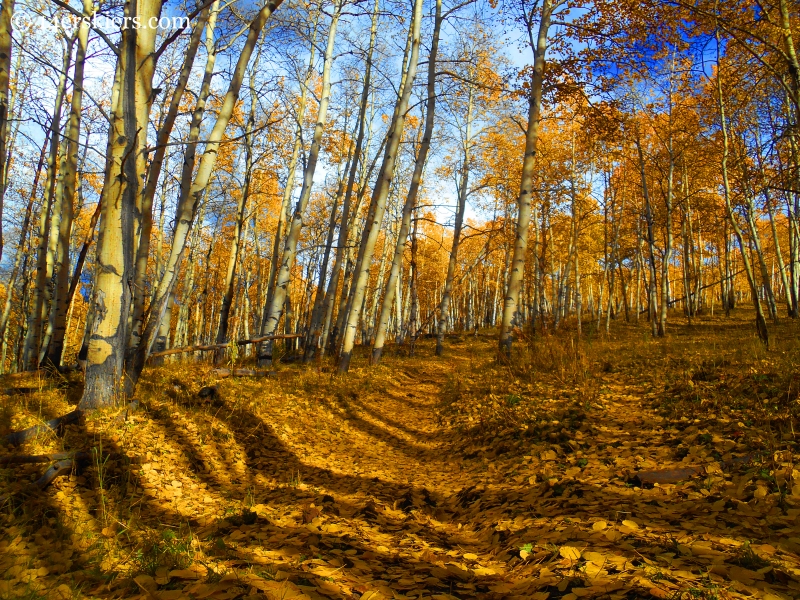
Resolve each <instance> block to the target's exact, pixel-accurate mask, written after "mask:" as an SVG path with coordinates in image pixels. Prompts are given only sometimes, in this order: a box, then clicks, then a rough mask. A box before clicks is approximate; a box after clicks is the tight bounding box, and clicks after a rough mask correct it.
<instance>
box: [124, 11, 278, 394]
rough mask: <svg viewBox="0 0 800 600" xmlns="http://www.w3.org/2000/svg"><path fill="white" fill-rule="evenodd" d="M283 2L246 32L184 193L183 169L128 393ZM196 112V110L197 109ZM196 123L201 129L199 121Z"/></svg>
mask: <svg viewBox="0 0 800 600" xmlns="http://www.w3.org/2000/svg"><path fill="white" fill-rule="evenodd" d="M281 2H282V0H273V1H272V2H270V3H268V4H265V5H264V6H263V7H262V8H261V10H260V11H259V12H258V14H257V15H256V16H255V18H254V19H253V20H252V21H251V23H250V27H249V30H248V32H247V38H246V40H245V43H244V45H243V46H242V50H241V53H240V54H239V57H238V59H237V61H236V66H235V68H234V70H233V73H232V75H231V80H230V83H229V84H228V91H227V92H226V94H225V96H224V99H223V101H222V105H221V107H220V110H219V114H218V116H217V120H216V122H215V123H214V127H213V128H212V130H211V133H210V134H209V135H208V140H207V142H206V146H205V149H204V151H203V155H202V157H201V159H200V165H199V166H198V168H197V173H196V175H195V178H194V182H193V183H192V185H191V188H189V189H188V193H184V191H183V190H185V189H186V188H185V187H183V186H184V184H185V183H186V182H187V181H188V180H189V179H190V178H191V175H192V169H188V175H187V171H184V175H185V176H186V178H185V179H184V181H182V197H181V201H179V205H178V210H177V215H176V217H177V218H176V227H175V233H174V235H173V241H172V248H171V250H170V256H169V259H168V260H167V264H166V268H165V269H164V275H163V276H162V278H161V280H160V281H159V284H158V286H157V289H156V293H155V295H154V297H153V301H152V303H151V306H150V312H149V317H148V319H147V323H146V325H145V327H144V331H143V334H142V341H141V342H140V344H139V346H138V347H137V349H136V352H135V353H134V355H133V356H132V357H131V360H130V366H129V368H128V369H127V372H128V378H129V379H130V381H131V385H130V386H129V387H128V389H127V392H128V393H132V391H133V387H134V386H135V384H136V382H137V381H138V378H139V376H140V375H141V372H142V369H143V368H144V364H145V361H146V360H147V355H148V354H149V351H150V346H151V345H152V343H153V341H154V339H155V336H156V333H157V331H158V327H159V324H160V323H161V318H162V316H163V314H164V311H165V310H166V306H167V301H168V299H169V294H170V292H171V291H172V287H173V286H174V284H175V280H176V279H177V276H178V269H179V266H180V263H181V258H182V257H183V252H184V250H185V247H186V240H187V238H188V236H189V233H190V232H191V229H192V225H193V222H194V217H195V215H196V212H197V206H198V204H199V203H200V199H201V198H202V197H203V195H204V194H205V193H206V189H207V188H208V184H209V181H210V179H211V175H212V173H213V170H214V167H215V165H216V162H217V155H218V153H219V148H220V143H221V141H222V138H223V136H224V134H225V130H226V129H227V127H228V122H229V121H230V119H231V116H232V115H233V110H234V107H235V106H236V103H237V101H238V99H239V91H240V90H241V87H242V82H243V80H244V75H245V71H246V70H247V65H248V64H249V62H250V57H251V56H252V54H253V50H254V48H255V45H256V42H257V41H258V38H259V37H260V36H261V31H262V29H263V28H264V25H265V24H266V22H267V19H269V17H270V16H271V15H272V14H273V12H274V11H275V10H277V9H278V7H280V5H281ZM210 22H211V17H210V18H209V23H210ZM212 43H213V42H212ZM195 112H197V110H196V111H195ZM201 112H202V111H201ZM197 125H198V129H199V122H198V123H197ZM195 139H197V138H195ZM187 154H188V149H187ZM192 160H193V157H192ZM184 166H186V165H184ZM187 187H188V186H187Z"/></svg>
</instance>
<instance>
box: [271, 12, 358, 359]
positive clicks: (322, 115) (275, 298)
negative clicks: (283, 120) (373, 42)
mask: <svg viewBox="0 0 800 600" xmlns="http://www.w3.org/2000/svg"><path fill="white" fill-rule="evenodd" d="M343 4H344V0H336V3H335V7H334V12H333V16H332V18H331V23H330V27H329V29H328V41H327V45H326V47H325V58H324V62H323V67H322V96H321V98H320V101H319V108H318V110H317V119H316V124H315V126H314V136H313V138H312V142H311V148H310V150H309V152H308V158H307V159H306V167H305V169H304V170H303V187H302V189H301V190H300V198H299V199H298V200H297V204H296V206H295V210H294V215H293V216H292V222H291V224H290V225H289V231H288V233H287V235H286V244H285V246H284V249H283V257H282V258H281V265H280V270H279V271H278V275H277V279H276V281H275V290H274V292H273V295H272V302H271V304H270V305H269V307H268V308H267V309H266V310H265V312H264V321H263V323H262V325H261V335H262V336H267V335H273V334H274V333H275V332H276V331H277V330H278V322H279V321H280V319H281V316H282V315H283V305H284V302H285V301H286V295H287V292H288V287H289V282H290V279H291V271H292V266H293V265H294V261H295V257H296V253H297V243H298V242H299V240H300V231H301V230H302V228H303V217H304V215H305V212H306V207H307V206H308V200H309V198H310V197H311V188H312V187H313V184H314V172H315V171H316V168H317V161H318V159H319V152H320V148H321V143H322V134H323V132H324V131H325V123H326V120H327V114H328V104H329V103H330V94H331V69H332V67H333V60H334V54H333V50H334V45H335V41H336V28H337V26H338V24H339V17H340V16H341V14H342V7H343ZM273 346H274V341H273V340H268V341H266V342H262V343H261V344H260V345H259V349H258V363H259V364H260V365H262V366H265V365H270V364H272V349H273Z"/></svg>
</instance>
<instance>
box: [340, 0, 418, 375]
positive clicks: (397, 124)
mask: <svg viewBox="0 0 800 600" xmlns="http://www.w3.org/2000/svg"><path fill="white" fill-rule="evenodd" d="M421 21H422V0H415V2H414V14H413V17H412V19H411V24H410V26H409V34H410V36H411V52H410V56H409V59H408V68H407V69H406V75H405V81H403V85H402V86H401V88H400V90H401V91H400V94H399V97H398V99H397V104H396V105H395V111H394V115H393V118H392V122H391V124H390V126H389V127H390V128H389V135H388V137H387V141H386V149H385V151H384V155H383V163H382V164H381V169H380V172H379V173H378V179H377V181H376V182H375V188H374V190H373V192H372V200H371V202H370V207H369V212H368V214H367V223H366V225H365V227H364V234H363V236H362V239H361V245H360V246H359V250H358V258H357V259H356V267H355V271H354V275H353V278H354V279H353V286H352V302H349V304H350V310H348V311H347V313H348V314H347V318H346V325H345V330H344V336H343V341H342V352H341V357H340V360H339V369H338V370H339V373H346V372H347V370H348V368H349V367H350V358H351V354H352V351H353V346H354V345H355V337H356V330H357V329H358V321H359V316H360V308H361V304H362V303H363V299H364V295H365V293H366V288H367V282H368V279H369V267H370V263H371V262H372V256H373V254H374V252H375V243H376V242H377V239H378V232H379V230H380V227H381V223H382V222H383V215H384V213H385V212H386V198H387V196H388V195H389V189H390V186H391V183H392V179H393V177H394V170H395V165H396V163H397V151H398V148H399V146H400V140H401V138H402V137H403V126H404V125H405V119H406V111H407V110H408V101H409V98H410V97H411V90H412V87H413V84H414V77H415V75H416V73H417V63H418V61H419V47H420V29H421Z"/></svg>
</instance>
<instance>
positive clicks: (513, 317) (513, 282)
mask: <svg viewBox="0 0 800 600" xmlns="http://www.w3.org/2000/svg"><path fill="white" fill-rule="evenodd" d="M552 11H553V3H552V1H551V0H542V11H541V19H540V21H539V32H538V35H537V38H536V48H532V50H533V51H534V64H533V73H532V76H531V87H530V97H529V104H530V106H529V108H528V127H527V130H526V132H525V156H524V158H523V161H522V176H521V179H520V192H519V197H518V198H517V207H518V208H517V210H518V214H517V231H516V240H515V242H514V256H513V259H512V263H511V271H510V272H509V274H508V284H507V286H506V292H505V300H504V302H503V321H502V325H501V327H500V351H501V352H502V353H503V354H505V355H506V356H510V355H511V346H512V344H513V341H514V338H513V327H514V325H515V324H516V321H517V313H518V311H519V292H520V288H521V287H522V277H523V275H524V271H525V256H526V254H527V249H528V233H529V232H528V229H529V226H530V221H531V199H532V195H533V170H534V167H535V161H536V145H537V142H538V140H539V118H540V114H541V110H542V87H543V82H544V74H545V53H546V52H547V32H548V30H549V29H550V18H551V16H552Z"/></svg>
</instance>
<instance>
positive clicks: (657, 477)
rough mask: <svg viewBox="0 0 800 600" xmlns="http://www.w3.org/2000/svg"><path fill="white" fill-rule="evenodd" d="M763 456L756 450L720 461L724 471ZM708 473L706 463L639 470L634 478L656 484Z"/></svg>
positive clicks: (684, 479)
mask: <svg viewBox="0 0 800 600" xmlns="http://www.w3.org/2000/svg"><path fill="white" fill-rule="evenodd" d="M761 458H763V454H762V453H759V452H756V453H755V454H748V455H746V456H739V457H736V458H732V459H730V460H724V461H722V462H720V463H719V466H720V467H721V468H722V470H723V471H728V470H730V469H731V468H732V467H735V466H737V465H743V464H748V463H751V462H753V461H755V460H759V459H761ZM711 464H716V463H711ZM705 473H706V465H703V466H692V467H681V468H678V469H659V470H655V471H638V472H637V473H634V474H633V479H635V480H636V481H638V482H639V483H640V484H642V485H655V484H656V483H658V484H664V483H679V482H681V481H686V480H687V479H691V478H692V477H697V476H699V475H703V474H705Z"/></svg>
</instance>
